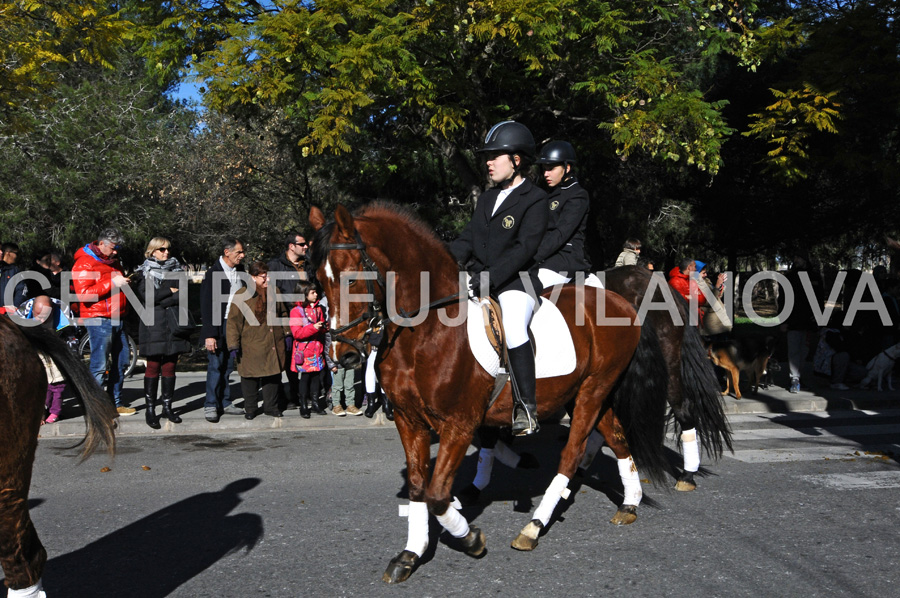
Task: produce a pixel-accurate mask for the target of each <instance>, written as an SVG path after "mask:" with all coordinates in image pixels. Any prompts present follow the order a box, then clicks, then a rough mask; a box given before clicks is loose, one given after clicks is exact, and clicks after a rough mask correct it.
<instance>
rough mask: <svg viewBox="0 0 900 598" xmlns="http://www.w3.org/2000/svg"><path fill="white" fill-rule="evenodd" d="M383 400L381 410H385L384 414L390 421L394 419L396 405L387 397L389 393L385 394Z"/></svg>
mask: <svg viewBox="0 0 900 598" xmlns="http://www.w3.org/2000/svg"><path fill="white" fill-rule="evenodd" d="M382 400H383V402H382V403H381V410H382V411H383V412H384V416H385V417H386V418H387V420H388V421H390V422H392V421H394V406H393V405H391V400H390V399H389V398H387V395H384V399H382Z"/></svg>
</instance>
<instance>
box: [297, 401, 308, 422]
mask: <svg viewBox="0 0 900 598" xmlns="http://www.w3.org/2000/svg"><path fill="white" fill-rule="evenodd" d="M299 400H300V417H302V418H303V419H309V403H307V402H306V397H300V399H299Z"/></svg>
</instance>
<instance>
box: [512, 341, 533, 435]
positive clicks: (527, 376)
mask: <svg viewBox="0 0 900 598" xmlns="http://www.w3.org/2000/svg"><path fill="white" fill-rule="evenodd" d="M507 353H508V354H509V368H510V370H511V371H512V374H513V378H514V379H515V384H513V398H514V402H513V412H514V413H515V416H514V417H513V426H512V431H513V434H514V435H516V436H527V435H528V434H534V433H535V432H537V431H538V430H539V429H540V426H539V425H538V421H537V402H536V401H535V397H534V395H535V386H536V383H535V374H534V353H532V352H531V343H525V344H524V345H521V346H519V347H516V348H515V349H509V350H508V351H507ZM516 389H518V391H519V392H518V393H516V392H515V391H516ZM517 395H518V396H517Z"/></svg>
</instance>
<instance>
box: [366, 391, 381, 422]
mask: <svg viewBox="0 0 900 598" xmlns="http://www.w3.org/2000/svg"><path fill="white" fill-rule="evenodd" d="M380 399H381V393H374V392H373V393H366V411H365V413H364V415H365V416H366V417H368V418H369V419H372V416H374V415H375V412H376V411H378V407H379V406H380V405H381V400H380Z"/></svg>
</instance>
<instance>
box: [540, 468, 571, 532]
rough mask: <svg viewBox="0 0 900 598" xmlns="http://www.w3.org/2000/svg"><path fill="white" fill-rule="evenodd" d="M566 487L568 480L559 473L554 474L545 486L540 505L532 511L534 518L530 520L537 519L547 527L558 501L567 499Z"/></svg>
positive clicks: (567, 491)
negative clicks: (545, 489)
mask: <svg viewBox="0 0 900 598" xmlns="http://www.w3.org/2000/svg"><path fill="white" fill-rule="evenodd" d="M568 487H569V478H567V477H566V476H564V475H563V474H561V473H558V474H556V476H555V477H554V478H553V480H552V481H551V482H550V485H549V486H547V491H546V492H544V498H542V499H541V504H539V505H538V508H537V509H535V510H534V517H532V519H537V520H538V521H540V522H541V523H543V524H544V525H547V524H548V523H549V522H550V517H551V516H552V515H553V509H555V508H556V505H558V504H559V499H560V498H564V497H565V498H568V497H569V488H568Z"/></svg>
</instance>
